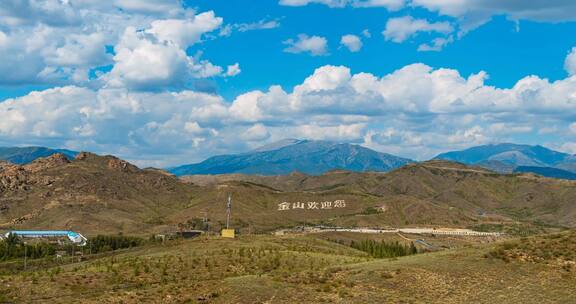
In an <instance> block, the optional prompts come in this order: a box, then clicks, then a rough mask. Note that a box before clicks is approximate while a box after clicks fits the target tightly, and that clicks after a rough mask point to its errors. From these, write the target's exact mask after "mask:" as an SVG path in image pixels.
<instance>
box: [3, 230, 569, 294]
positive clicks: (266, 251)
mask: <svg viewBox="0 0 576 304" xmlns="http://www.w3.org/2000/svg"><path fill="white" fill-rule="evenodd" d="M559 235H560V236H559V237H557V236H537V237H532V238H525V239H515V240H508V241H505V242H496V243H489V244H479V243H470V244H465V243H462V244H460V245H459V246H455V247H454V248H452V249H446V250H442V251H438V252H432V253H421V254H417V255H412V256H406V257H401V258H395V259H374V258H371V257H369V256H368V255H367V254H366V253H364V252H361V251H358V250H355V249H352V248H350V247H349V246H347V245H345V244H339V243H337V242H333V241H329V240H326V236H324V237H321V236H317V235H288V236H281V237H277V236H269V235H252V236H246V235H245V236H242V237H240V238H239V239H234V240H230V239H220V238H217V237H201V238H198V239H194V240H186V241H180V240H178V241H172V242H168V243H166V244H164V245H162V244H156V245H147V246H144V247H140V248H133V249H129V250H125V251H119V252H117V253H115V254H113V255H107V256H102V257H99V258H96V259H91V260H88V261H83V262H77V263H71V264H66V265H60V266H46V267H39V268H36V269H35V270H30V271H25V272H22V271H15V272H14V273H5V274H3V275H1V276H0V302H7V303H20V302H23V303H48V302H49V303H70V302H75V303H297V302H302V303H575V302H576V269H574V268H571V267H565V265H566V263H568V264H569V263H574V262H575V261H574V255H571V254H570V253H568V252H566V253H562V252H563V251H564V250H571V249H573V246H574V244H575V242H576V241H575V240H574V238H572V237H571V236H572V235H570V234H568V233H564V234H559ZM329 237H333V236H329ZM340 237H341V238H342V237H348V238H349V237H351V236H349V235H348V236H340ZM542 242H543V243H542ZM566 242H568V244H567V243H566ZM541 243H542V245H543V246H548V247H547V248H548V249H550V250H551V252H560V253H559V255H560V256H561V257H562V259H563V261H564V262H563V263H555V262H550V261H554V260H555V258H556V257H554V256H545V257H539V258H534V259H529V258H518V257H525V256H532V255H537V252H539V251H538V250H539V249H538V248H540V245H539V244H541ZM550 246H554V248H550ZM495 253H499V254H495ZM513 253H514V254H513ZM502 256H506V257H507V258H502ZM0 267H2V264H0Z"/></svg>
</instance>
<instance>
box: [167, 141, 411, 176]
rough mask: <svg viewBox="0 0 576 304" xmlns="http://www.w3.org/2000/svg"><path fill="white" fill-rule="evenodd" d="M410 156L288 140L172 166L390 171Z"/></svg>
mask: <svg viewBox="0 0 576 304" xmlns="http://www.w3.org/2000/svg"><path fill="white" fill-rule="evenodd" d="M411 162H413V161H412V160H410V159H407V158H402V157H398V156H395V155H391V154H387V153H381V152H377V151H374V150H371V149H368V148H365V147H362V146H359V145H353V144H347V143H336V142H330V141H315V140H288V141H282V142H279V143H273V144H271V145H267V146H264V147H261V148H258V149H255V150H253V151H250V152H247V153H241V154H236V155H218V156H213V157H210V158H208V159H206V160H205V161H203V162H200V163H197V164H190V165H183V166H179V167H175V168H172V169H170V170H169V171H170V172H171V173H173V174H175V175H177V176H182V175H190V174H227V173H246V174H261V175H282V174H289V173H292V172H294V171H299V172H303V173H307V174H311V175H317V174H322V173H325V172H328V171H330V170H338V169H343V170H350V171H389V170H391V169H395V168H398V167H400V166H402V165H405V164H407V163H411Z"/></svg>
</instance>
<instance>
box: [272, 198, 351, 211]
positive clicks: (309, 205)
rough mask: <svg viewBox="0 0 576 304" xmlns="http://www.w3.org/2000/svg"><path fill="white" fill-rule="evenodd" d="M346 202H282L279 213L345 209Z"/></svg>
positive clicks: (279, 205)
mask: <svg viewBox="0 0 576 304" xmlns="http://www.w3.org/2000/svg"><path fill="white" fill-rule="evenodd" d="M345 207H346V201H344V200H335V201H323V202H306V203H303V202H294V203H289V202H282V203H279V204H278V211H286V210H327V209H338V208H345Z"/></svg>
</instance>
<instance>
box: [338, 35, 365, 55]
mask: <svg viewBox="0 0 576 304" xmlns="http://www.w3.org/2000/svg"><path fill="white" fill-rule="evenodd" d="M340 44H342V45H343V46H345V47H346V48H347V49H348V50H349V51H350V52H353V53H355V52H359V51H360V49H362V40H361V39H360V37H358V36H356V35H352V34H348V35H344V36H342V38H340Z"/></svg>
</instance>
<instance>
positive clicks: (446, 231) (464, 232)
mask: <svg viewBox="0 0 576 304" xmlns="http://www.w3.org/2000/svg"><path fill="white" fill-rule="evenodd" d="M290 231H297V230H290ZM300 231H302V232H308V233H318V232H356V233H372V234H379V233H399V232H401V233H407V234H431V235H457V236H458V235H459V236H502V235H504V233H501V232H482V231H474V230H470V229H451V228H395V229H376V228H339V227H304V228H302V229H300Z"/></svg>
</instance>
